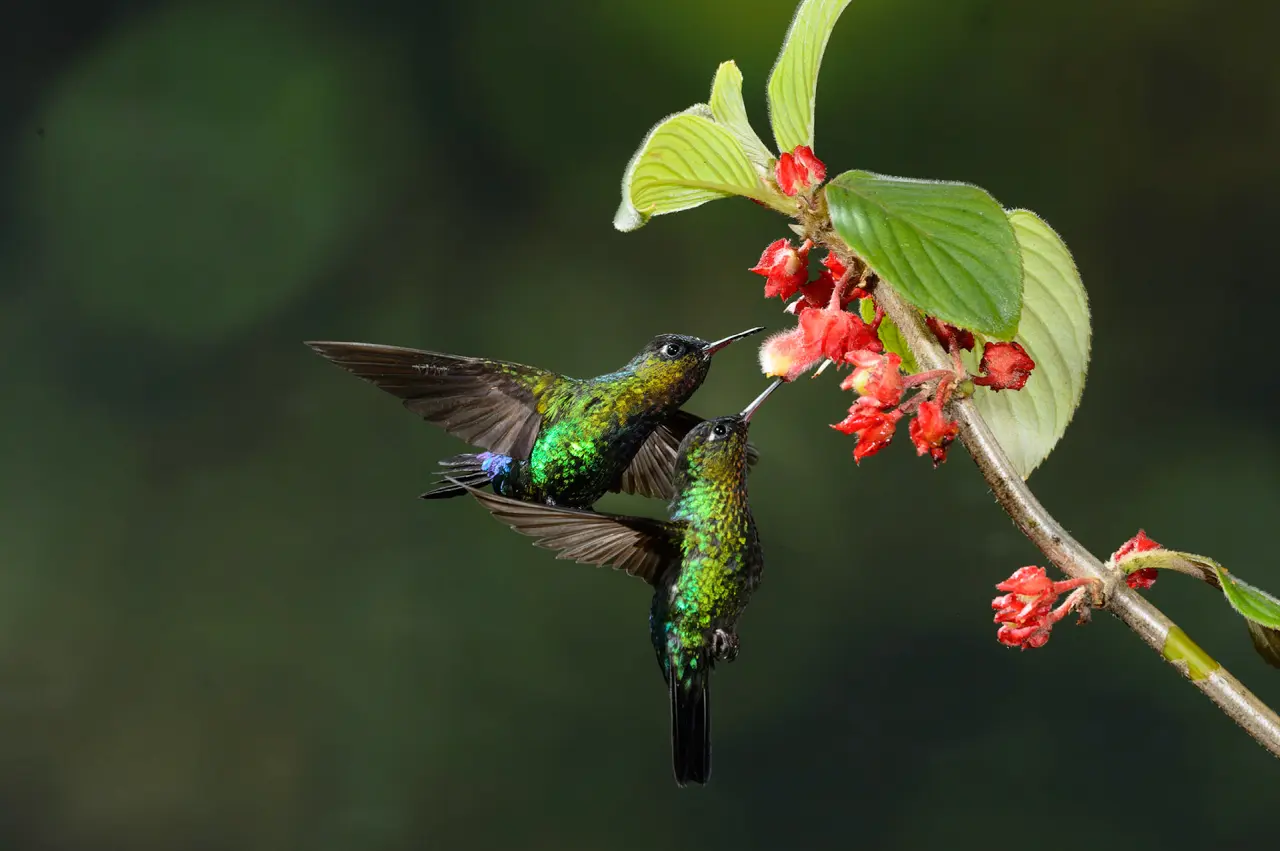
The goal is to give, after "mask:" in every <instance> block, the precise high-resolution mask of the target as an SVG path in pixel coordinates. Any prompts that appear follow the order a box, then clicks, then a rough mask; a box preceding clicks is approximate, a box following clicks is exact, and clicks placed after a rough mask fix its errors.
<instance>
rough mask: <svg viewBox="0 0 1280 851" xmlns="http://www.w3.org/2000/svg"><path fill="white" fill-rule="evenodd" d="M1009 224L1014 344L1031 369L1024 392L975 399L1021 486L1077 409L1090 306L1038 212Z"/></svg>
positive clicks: (1017, 215) (983, 392)
mask: <svg viewBox="0 0 1280 851" xmlns="http://www.w3.org/2000/svg"><path fill="white" fill-rule="evenodd" d="M1009 220H1010V222H1012V224H1013V231H1014V234H1015V236H1016V237H1017V239H1018V245H1019V247H1020V248H1021V249H1022V268H1023V272H1024V278H1023V285H1022V319H1021V321H1020V322H1019V323H1018V334H1017V336H1016V337H1014V339H1015V340H1016V341H1017V342H1019V343H1021V344H1022V347H1023V348H1025V349H1026V350H1027V354H1029V355H1031V359H1032V360H1034V361H1035V362H1036V366H1035V369H1034V370H1032V371H1031V377H1030V378H1029V379H1028V380H1027V384H1026V386H1025V387H1023V388H1022V389H1021V390H1016V391H1014V390H1002V391H999V392H996V391H993V390H989V389H987V388H985V387H979V388H977V392H976V393H975V394H974V397H973V399H974V404H975V405H976V406H977V408H978V410H979V411H980V412H981V413H982V416H983V418H984V419H986V421H987V423H988V424H989V425H990V426H991V430H992V431H994V432H995V435H996V439H997V440H999V442H1000V446H1001V447H1003V449H1004V451H1005V454H1006V455H1008V456H1009V460H1010V461H1012V462H1013V465H1014V467H1016V468H1017V470H1018V472H1019V473H1020V474H1021V475H1022V477H1023V478H1024V479H1025V478H1027V477H1028V476H1030V475H1031V472H1032V471H1033V470H1034V469H1035V468H1036V467H1038V466H1039V465H1040V462H1042V461H1043V460H1044V459H1045V458H1047V457H1048V456H1049V453H1050V452H1051V451H1052V450H1053V447H1054V446H1055V445H1056V444H1057V442H1058V441H1059V440H1060V439H1061V438H1062V434H1063V432H1065V431H1066V428H1067V424H1068V423H1070V422H1071V417H1072V415H1073V414H1074V413H1075V410H1076V407H1077V406H1078V405H1079V404H1080V395H1081V394H1082V393H1083V392H1084V380H1085V373H1086V371H1087V369H1088V366H1089V341H1090V336H1091V332H1090V327H1089V300H1088V297H1087V296H1086V295H1085V290H1084V285H1083V284H1082V283H1081V282H1080V274H1079V273H1078V272H1077V271H1076V266H1075V263H1074V262H1072V260H1071V253H1070V252H1069V251H1068V250H1067V246H1066V245H1065V244H1064V243H1063V241H1062V240H1061V239H1060V238H1059V237H1058V235H1057V234H1056V233H1054V231H1053V229H1052V228H1050V227H1049V226H1048V225H1047V224H1045V223H1044V221H1043V220H1041V219H1040V218H1039V217H1038V216H1036V214H1035V213H1032V212H1029V211H1027V210H1016V211H1014V212H1013V213H1010V214H1009ZM974 360H975V361H976V358H975V359H974Z"/></svg>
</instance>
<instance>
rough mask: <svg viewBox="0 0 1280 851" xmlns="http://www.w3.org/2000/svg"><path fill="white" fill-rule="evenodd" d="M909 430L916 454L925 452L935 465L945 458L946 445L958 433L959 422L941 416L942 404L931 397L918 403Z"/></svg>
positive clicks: (948, 444) (949, 443)
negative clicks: (917, 409) (918, 406)
mask: <svg viewBox="0 0 1280 851" xmlns="http://www.w3.org/2000/svg"><path fill="white" fill-rule="evenodd" d="M909 430H910V433H911V442H912V443H914V444H915V445H916V454H917V455H924V454H925V453H926V452H927V453H928V454H929V456H930V457H932V458H933V466H935V467H936V466H938V465H939V464H941V463H942V462H943V461H946V460H947V447H948V446H950V445H951V441H953V440H955V439H956V435H957V434H959V433H960V424H959V423H957V422H954V421H952V420H948V419H947V418H946V417H944V416H942V404H941V403H940V402H939V401H938V400H937V399H932V400H930V401H928V402H924V403H922V404H921V405H920V410H919V412H918V413H917V414H916V418H915V419H914V420H912V421H911V427H910V429H909Z"/></svg>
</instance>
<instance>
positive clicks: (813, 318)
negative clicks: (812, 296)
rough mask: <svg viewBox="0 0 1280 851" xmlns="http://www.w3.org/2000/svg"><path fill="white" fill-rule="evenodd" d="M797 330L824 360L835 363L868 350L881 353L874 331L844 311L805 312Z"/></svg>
mask: <svg viewBox="0 0 1280 851" xmlns="http://www.w3.org/2000/svg"><path fill="white" fill-rule="evenodd" d="M800 330H801V331H802V332H803V333H804V339H805V343H806V345H809V346H816V347H817V348H818V350H819V351H821V352H822V354H823V355H825V356H826V357H829V358H831V359H832V360H833V361H836V362H837V363H839V362H841V361H843V360H844V358H845V355H846V354H848V353H849V352H852V351H856V350H859V349H867V350H869V351H872V352H879V351H882V350H883V349H884V346H883V345H881V343H880V338H879V337H878V336H877V335H876V329H875V328H872V327H871V326H870V325H868V324H867V323H865V322H863V321H862V318H861V317H858V316H854V315H853V314H852V313H850V312H849V311H847V310H840V309H838V308H837V309H832V308H831V307H830V306H828V307H825V308H823V309H821V310H806V311H804V312H803V313H801V314H800Z"/></svg>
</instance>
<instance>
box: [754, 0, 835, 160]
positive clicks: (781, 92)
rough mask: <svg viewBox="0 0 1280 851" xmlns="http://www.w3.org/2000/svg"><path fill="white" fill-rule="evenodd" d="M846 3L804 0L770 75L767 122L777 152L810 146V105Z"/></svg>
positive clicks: (811, 127)
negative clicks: (820, 70) (828, 40)
mask: <svg viewBox="0 0 1280 851" xmlns="http://www.w3.org/2000/svg"><path fill="white" fill-rule="evenodd" d="M848 5H849V0H804V2H802V3H801V4H800V6H799V8H797V9H796V16H795V18H793V19H792V21H791V28H790V29H789V30H787V37H786V39H784V40H783V42H782V52H781V53H779V54H778V61H777V62H776V63H774V66H773V72H772V73H770V75H769V119H770V121H772V123H773V138H774V139H775V140H777V142H778V150H779V151H783V152H786V151H791V150H794V149H795V147H796V146H797V145H808V146H809V147H810V148H812V147H813V106H814V101H815V99H816V98H817V94H818V69H819V68H820V67H821V65H822V54H823V51H825V50H826V49H827V39H828V38H830V37H831V30H832V28H833V27H835V25H836V19H837V18H839V17H840V13H841V12H843V11H844V7H845V6H848Z"/></svg>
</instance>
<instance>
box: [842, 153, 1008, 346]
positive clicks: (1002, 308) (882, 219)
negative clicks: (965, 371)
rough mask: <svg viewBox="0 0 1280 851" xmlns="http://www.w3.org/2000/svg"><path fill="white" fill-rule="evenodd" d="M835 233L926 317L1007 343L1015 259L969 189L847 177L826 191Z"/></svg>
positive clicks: (1001, 217) (980, 195) (857, 174)
mask: <svg viewBox="0 0 1280 851" xmlns="http://www.w3.org/2000/svg"><path fill="white" fill-rule="evenodd" d="M826 195H827V205H828V207H829V208H830V211H831V222H832V224H833V225H834V226H835V229H836V233H838V234H839V235H840V238H841V239H843V240H844V241H845V242H846V243H848V245H849V247H850V248H852V249H853V250H854V251H855V252H856V253H857V254H858V255H859V256H860V257H861V258H862V259H863V260H864V261H866V263H867V265H868V266H870V267H871V270H872V271H874V272H875V273H876V274H877V275H878V276H879V277H880V278H881V280H883V281H885V282H886V283H887V284H888V285H889V286H892V287H893V288H894V289H895V290H897V291H898V292H899V293H901V295H902V297H903V298H905V299H906V300H907V301H909V302H911V303H912V304H914V305H915V306H916V307H918V308H920V309H921V310H922V311H924V312H925V313H927V314H929V315H930V316H936V317H938V318H939V319H942V320H943V321H945V322H949V323H951V324H952V325H957V326H959V327H961V328H968V329H970V330H973V331H978V332H981V333H983V334H986V335H988V336H990V337H993V338H995V339H1000V340H1008V339H1010V338H1011V337H1013V335H1014V333H1015V332H1016V331H1017V330H1018V318H1019V316H1020V314H1021V313H1022V257H1021V255H1020V254H1019V251H1018V242H1017V239H1016V238H1015V236H1014V233H1013V226H1012V225H1011V224H1010V222H1009V218H1008V216H1006V215H1005V212H1004V210H1003V209H1002V208H1001V207H1000V205H999V204H998V203H996V200H995V199H994V198H992V197H991V196H990V195H988V194H987V193H986V192H984V191H983V190H982V189H979V188H978V187H976V186H969V185H967V184H963V183H941V182H934V181H925V180H908V179H905V178H901V177H887V176H885V175H879V174H872V173H870V172H866V171H847V172H845V173H844V174H842V175H840V176H839V177H837V178H836V179H835V180H833V181H831V183H830V184H828V186H827V188H826Z"/></svg>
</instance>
